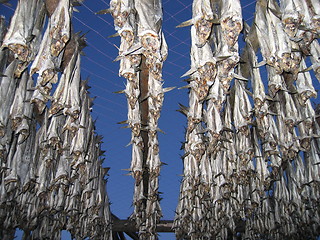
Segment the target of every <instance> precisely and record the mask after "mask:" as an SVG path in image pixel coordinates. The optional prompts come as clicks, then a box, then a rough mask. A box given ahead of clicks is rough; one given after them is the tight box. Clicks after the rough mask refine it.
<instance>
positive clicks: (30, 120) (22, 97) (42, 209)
mask: <svg viewBox="0 0 320 240" xmlns="http://www.w3.org/2000/svg"><path fill="white" fill-rule="evenodd" d="M75 4H79V2H76V1H46V2H45V3H44V2H43V1H38V0H33V1H25V0H20V1H18V5H17V9H16V11H15V13H14V16H13V17H12V20H11V24H10V27H9V28H8V31H7V33H6V34H5V36H4V38H3V39H0V40H1V42H2V40H3V44H2V47H1V48H2V50H1V53H0V54H1V58H0V59H1V64H0V66H1V68H2V69H1V72H2V73H3V74H2V76H1V78H0V94H1V97H0V99H1V100H0V134H1V135H0V160H1V173H0V174H1V178H0V191H1V194H0V196H1V197H0V224H1V226H2V227H1V229H0V238H1V239H13V238H14V235H15V230H16V229H17V228H20V229H22V230H23V231H24V238H26V239H29V238H30V239H60V237H61V231H62V230H68V231H69V232H70V233H71V235H72V236H73V237H74V238H76V239H84V238H86V237H89V238H92V239H110V238H111V213H110V210H109V200H108V196H107V194H106V179H105V178H106V175H107V169H106V168H103V167H102V162H103V159H102V156H103V151H101V139H102V138H101V137H100V136H98V135H97V134H96V133H95V129H94V122H93V120H92V118H91V115H90V111H91V109H92V105H93V103H92V99H91V98H90V97H89V92H88V88H89V87H88V86H87V82H86V81H82V80H81V78H80V52H81V50H82V48H83V47H84V46H85V41H84V39H83V37H82V36H80V35H79V34H74V33H72V30H71V14H72V6H73V5H75ZM46 15H48V17H49V18H48V20H46V19H47V18H46ZM30 16H35V17H30ZM46 21H47V29H46V30H45V31H44V34H43V35H42V33H43V28H44V26H45V25H46V24H45V22H46ZM2 31H4V28H3V29H2ZM38 49H39V50H38ZM29 64H30V65H31V66H29ZM28 66H29V67H28ZM59 72H62V73H61V76H60V77H58V76H59ZM34 74H36V75H34ZM33 76H36V78H37V79H36V83H35V81H34V78H33ZM55 84H56V86H55ZM52 88H55V92H54V93H53V94H52V93H51V89H52Z"/></svg>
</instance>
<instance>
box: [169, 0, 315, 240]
mask: <svg viewBox="0 0 320 240" xmlns="http://www.w3.org/2000/svg"><path fill="white" fill-rule="evenodd" d="M292 2H294V1H280V4H281V6H280V7H279V6H278V5H277V3H276V2H275V1H272V0H259V1H257V5H256V14H255V19H254V22H253V24H252V27H251V28H250V27H249V26H248V25H247V24H246V23H244V26H243V27H244V28H243V33H244V36H245V42H246V47H245V48H244V50H243V53H242V55H241V58H240V57H239V55H238V52H237V51H238V44H237V39H238V35H239V33H240V31H241V30H242V16H241V7H240V3H239V2H238V1H236V2H235V1H232V3H231V1H230V3H229V1H205V0H195V1H194V2H193V18H192V20H189V21H186V22H184V23H182V24H181V25H180V26H186V25H189V24H192V27H191V38H192V46H191V70H190V71H188V72H187V73H186V74H185V76H186V75H190V80H189V85H188V86H187V87H188V88H190V93H189V107H185V106H181V109H180V111H181V112H182V113H184V114H185V115H186V116H187V118H188V127H187V130H186V141H185V143H184V144H183V148H184V151H185V155H184V156H183V162H184V174H183V180H182V184H181V189H180V197H179V203H178V206H177V209H176V217H175V223H174V228H175V232H176V236H177V238H178V239H212V238H214V239H229V238H231V237H233V238H236V237H241V239H288V238H294V239H305V238H307V237H308V238H316V236H317V235H319V230H318V229H319V224H318V220H319V210H320V209H319V207H318V204H319V200H318V199H319V198H318V197H319V196H318V195H319V181H318V176H317V175H318V173H319V156H318V153H319V151H320V149H319V144H318V141H319V140H318V138H319V125H318V124H317V122H316V121H315V118H316V115H315V111H314V109H313V106H312V104H311V101H310V98H311V97H316V91H315V89H314V87H313V84H312V77H311V75H310V73H309V72H308V70H311V69H313V70H315V72H316V71H317V70H316V69H317V68H316V66H317V63H316V62H317V60H316V59H318V57H317V56H318V51H317V49H318V48H319V47H318V45H319V43H318V40H317V39H316V37H317V36H318V33H317V30H316V29H317V28H316V27H315V26H316V24H314V23H316V22H317V21H316V20H313V23H311V20H310V19H311V18H310V19H308V18H307V17H306V18H305V19H304V20H303V21H301V22H300V23H301V24H300V23H299V24H298V25H297V26H296V25H294V26H292V25H290V24H289V23H288V22H287V21H286V20H285V18H284V16H287V15H286V12H285V10H284V9H286V11H289V10H288V9H289V7H292V9H293V10H292V12H299V13H301V14H302V10H303V9H302V10H300V9H298V7H297V6H298V5H299V4H296V5H294V4H293V3H292ZM306 2H307V4H308V5H310V6H312V7H313V8H312V9H315V7H316V6H317V3H314V2H313V1H306ZM299 6H301V4H300V5H299ZM310 6H309V10H310ZM309 10H308V9H304V11H309ZM281 11H282V12H281ZM313 16H314V18H313V19H317V16H316V14H314V15H313ZM302 23H303V24H302ZM286 24H289V25H286ZM306 26H308V27H306ZM291 27H296V28H297V29H298V30H297V31H299V33H300V35H299V40H297V36H296V33H294V34H293V33H292V31H293V30H292V28H291ZM300 29H301V30H300ZM302 29H303V30H302ZM289 30H290V31H291V30H292V31H291V32H290V31H289ZM300 31H303V33H304V34H302V33H301V32H300ZM301 38H302V39H301ZM259 48H260V49H261V53H262V56H263V59H264V60H263V62H261V63H258V61H257V56H256V52H257V51H258V49H259ZM306 51H307V52H308V53H306ZM310 54H311V56H310V58H311V61H312V63H313V65H312V67H310V68H307V66H306V61H307V58H308V56H309V55H310ZM239 59H241V62H239ZM264 64H267V66H266V70H267V77H268V84H267V85H268V92H266V90H265V84H264V82H265V81H263V80H262V73H261V72H260V69H259V68H262V66H263V65H264ZM235 67H236V71H237V74H236V73H235ZM316 74H317V72H316ZM233 79H234V81H232V80H233ZM248 79H249V80H250V82H251V85H249V84H248V83H247V81H248ZM250 86H251V88H252V92H250V88H249V87H250ZM251 98H252V100H253V101H252V100H250V99H251ZM252 102H253V103H254V105H252ZM301 226H302V227H303V228H302V229H303V230H301Z"/></svg>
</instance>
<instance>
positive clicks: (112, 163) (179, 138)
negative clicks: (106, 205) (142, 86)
mask: <svg viewBox="0 0 320 240" xmlns="http://www.w3.org/2000/svg"><path fill="white" fill-rule="evenodd" d="M10 2H11V4H12V7H6V6H2V5H0V14H2V15H5V16H6V17H7V19H8V21H9V17H10V16H11V15H12V14H13V9H15V6H16V0H12V1H10ZM241 4H242V6H243V16H244V19H246V20H248V21H249V22H250V23H251V21H252V19H253V13H254V8H255V1H254V0H242V1H241ZM108 6H109V0H93V1H92V0H91V1H85V2H84V4H83V6H81V7H77V9H78V10H79V12H75V13H74V17H73V24H74V28H75V31H82V32H84V33H87V34H86V38H87V43H88V47H86V48H85V49H84V52H85V56H84V57H82V78H83V79H85V78H87V77H89V85H90V86H91V89H90V92H91V96H96V99H95V101H94V106H93V112H92V116H93V118H94V119H97V121H96V131H97V133H98V134H100V135H102V136H103V137H104V143H103V145H102V147H103V150H106V153H105V155H106V159H105V162H104V165H105V166H108V167H110V168H111V169H110V171H109V175H110V176H109V181H108V183H107V192H108V195H109V198H110V201H111V203H112V205H111V210H112V212H113V213H114V214H115V215H117V216H118V217H119V218H121V219H126V218H127V217H129V216H130V214H131V213H132V211H133V208H132V205H131V204H132V195H133V179H132V177H131V176H126V175H125V174H126V173H127V172H126V171H123V170H121V169H127V168H129V167H130V161H131V146H129V147H126V145H127V144H128V143H129V141H130V135H131V133H130V130H129V129H121V128H120V125H118V124H116V123H117V122H120V121H123V120H126V119H127V103H126V98H125V96H124V95H119V94H115V93H113V92H115V91H119V90H122V89H124V87H125V79H124V78H120V77H119V76H118V69H119V62H112V61H113V59H115V58H116V56H117V52H118V50H117V49H116V47H115V46H114V45H116V46H119V43H120V38H108V36H110V35H112V34H114V33H115V30H114V27H113V19H112V17H111V16H110V15H95V14H94V13H95V12H97V11H99V10H101V9H106V8H108ZM191 8H192V0H163V9H164V16H163V18H164V22H163V31H164V34H165V37H166V40H167V43H168V46H169V56H168V59H167V61H166V62H165V63H164V68H163V79H164V82H165V83H164V87H171V86H176V87H181V86H183V85H185V83H184V82H183V79H181V78H180V76H181V75H182V74H184V73H185V72H186V71H187V70H188V69H189V67H190V56H189V54H190V27H187V28H175V26H177V25H178V24H180V23H181V22H183V21H185V20H188V19H190V18H191V16H192V9H191ZM178 103H182V104H184V105H188V93H187V90H186V89H183V90H178V89H175V90H173V91H171V92H168V93H166V95H165V101H164V106H163V109H162V114H161V118H160V121H159V125H160V128H161V129H162V130H163V131H164V132H165V133H166V134H161V133H160V134H159V141H160V157H161V161H162V162H165V163H167V164H168V165H167V166H163V168H162V169H161V176H160V191H161V192H163V194H162V197H163V200H162V201H161V206H162V211H163V215H164V216H163V219H173V218H174V211H175V208H176V205H177V201H178V196H179V186H180V180H181V176H180V174H181V173H182V170H183V169H182V166H183V165H182V160H181V158H180V155H183V152H182V151H181V150H180V147H181V142H183V141H184V127H185V126H186V118H185V117H184V116H182V114H180V113H179V112H177V111H176V110H177V109H178ZM17 239H21V233H19V234H18V237H17ZM63 239H70V235H69V234H67V233H64V234H63ZM160 239H174V234H172V233H171V234H161V235H160Z"/></svg>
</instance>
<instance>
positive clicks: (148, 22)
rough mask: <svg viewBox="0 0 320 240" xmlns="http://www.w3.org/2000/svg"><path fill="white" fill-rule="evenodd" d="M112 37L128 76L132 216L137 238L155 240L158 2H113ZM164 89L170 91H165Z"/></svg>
mask: <svg viewBox="0 0 320 240" xmlns="http://www.w3.org/2000/svg"><path fill="white" fill-rule="evenodd" d="M101 13H111V15H112V16H113V18H114V25H115V29H116V30H117V34H116V35H120V36H121V44H120V47H119V56H118V57H117V60H120V70H119V75H120V76H122V77H124V78H126V80H127V83H126V89H125V90H124V91H122V92H124V93H125V94H126V97H127V100H128V119H127V120H126V121H124V122H123V123H126V124H128V127H129V128H131V132H132V137H131V142H130V143H131V144H132V160H131V167H130V172H131V173H132V176H133V177H134V179H135V189H134V197H133V205H134V212H133V214H132V216H131V218H132V219H133V220H134V221H135V222H136V226H137V227H138V229H139V236H140V239H156V238H157V236H156V223H157V222H158V221H159V220H160V217H161V216H162V214H161V208H160V204H159V192H158V188H159V183H158V177H159V174H160V167H161V162H160V157H159V143H158V137H157V132H158V131H159V128H158V120H159V117H160V112H161V108H162V103H163V98H164V92H165V91H166V90H165V89H163V88H162V85H163V83H162V74H161V72H162V65H163V61H164V60H165V59H166V57H167V51H168V50H167V45H166V42H165V39H164V36H163V33H162V30H161V24H162V4H161V1H160V0H157V1H153V0H152V1H150V0H143V1H133V0H129V1H128V0H126V1H124V0H111V1H110V8H109V9H107V10H102V11H101ZM167 90H168V89H167Z"/></svg>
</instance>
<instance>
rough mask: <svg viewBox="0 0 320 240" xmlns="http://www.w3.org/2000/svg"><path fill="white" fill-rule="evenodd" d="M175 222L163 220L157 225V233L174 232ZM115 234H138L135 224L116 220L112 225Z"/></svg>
mask: <svg viewBox="0 0 320 240" xmlns="http://www.w3.org/2000/svg"><path fill="white" fill-rule="evenodd" d="M172 226H173V220H161V221H160V222H159V223H158V224H157V228H156V232H174V230H173V229H172ZM112 231H114V232H126V233H127V232H134V233H135V232H138V229H137V228H136V226H135V222H133V221H130V220H122V219H114V220H113V225H112Z"/></svg>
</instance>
